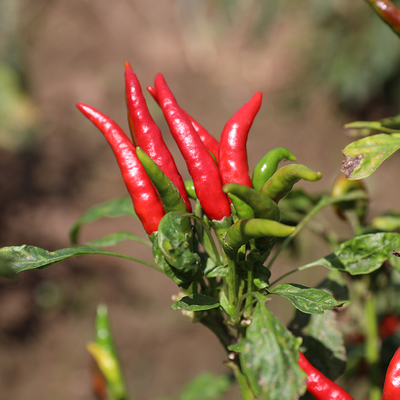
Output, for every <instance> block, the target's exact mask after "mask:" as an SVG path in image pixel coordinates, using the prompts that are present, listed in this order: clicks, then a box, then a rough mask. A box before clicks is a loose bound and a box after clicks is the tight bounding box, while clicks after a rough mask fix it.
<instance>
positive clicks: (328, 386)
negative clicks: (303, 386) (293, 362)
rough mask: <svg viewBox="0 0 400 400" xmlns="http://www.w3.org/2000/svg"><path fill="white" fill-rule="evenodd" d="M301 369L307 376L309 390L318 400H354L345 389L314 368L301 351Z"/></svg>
mask: <svg viewBox="0 0 400 400" xmlns="http://www.w3.org/2000/svg"><path fill="white" fill-rule="evenodd" d="M299 353H300V357H299V365H300V368H301V369H302V370H303V371H304V372H305V373H306V374H307V390H308V391H309V392H310V393H311V394H312V395H313V396H314V397H315V399H316V400H354V399H353V397H351V396H350V395H349V394H348V393H347V392H346V391H345V390H344V389H342V388H341V387H340V386H338V385H336V383H335V382H333V381H331V380H330V379H329V378H327V377H326V376H325V375H324V374H323V373H321V372H320V371H318V370H317V369H316V368H315V367H313V366H312V365H311V364H310V363H309V362H308V360H307V358H306V357H305V356H304V355H303V353H302V352H301V351H299Z"/></svg>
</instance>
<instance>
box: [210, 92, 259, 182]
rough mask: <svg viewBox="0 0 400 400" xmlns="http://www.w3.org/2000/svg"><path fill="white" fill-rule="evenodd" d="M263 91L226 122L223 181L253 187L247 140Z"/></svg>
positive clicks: (222, 143) (222, 147)
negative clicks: (248, 161)
mask: <svg viewBox="0 0 400 400" xmlns="http://www.w3.org/2000/svg"><path fill="white" fill-rule="evenodd" d="M261 101H262V93H261V92H257V93H256V94H255V95H254V96H253V97H252V98H251V100H250V101H248V102H247V103H246V104H245V105H243V106H242V107H241V108H240V109H239V110H238V111H237V112H236V113H235V114H234V115H233V116H232V117H231V118H230V120H229V121H228V122H227V123H226V125H225V127H224V129H223V131H222V134H221V139H220V144H219V155H218V165H219V171H220V174H221V179H222V183H223V184H224V185H226V184H228V183H239V184H241V185H244V186H247V187H252V183H251V179H250V176H249V165H248V163H247V152H246V141H247V135H248V134H249V131H250V128H251V125H252V124H253V121H254V118H255V117H256V115H257V113H258V110H259V109H260V107H261Z"/></svg>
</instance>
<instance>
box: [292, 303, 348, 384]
mask: <svg viewBox="0 0 400 400" xmlns="http://www.w3.org/2000/svg"><path fill="white" fill-rule="evenodd" d="M336 317H337V313H336V312H335V311H333V310H328V311H325V312H324V313H323V314H313V315H310V314H304V313H302V312H301V311H298V310H297V311H296V314H295V317H294V319H293V320H292V321H291V322H290V324H289V329H290V330H291V331H292V332H293V334H294V335H296V336H300V337H302V338H303V343H302V346H301V347H302V352H303V353H304V355H305V356H306V358H307V359H308V360H309V361H310V362H312V364H313V365H314V366H315V367H316V368H317V369H318V370H319V371H321V372H322V373H323V374H324V375H326V376H327V377H328V378H329V379H332V380H335V379H336V378H338V377H339V376H340V375H342V373H343V371H344V369H345V367H346V349H345V346H344V341H343V336H342V333H341V331H340V330H339V328H338V324H337V320H336Z"/></svg>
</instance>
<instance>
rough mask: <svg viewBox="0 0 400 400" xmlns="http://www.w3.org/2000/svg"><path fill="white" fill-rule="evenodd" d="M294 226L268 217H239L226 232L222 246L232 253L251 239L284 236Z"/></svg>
mask: <svg viewBox="0 0 400 400" xmlns="http://www.w3.org/2000/svg"><path fill="white" fill-rule="evenodd" d="M294 230H295V227H293V226H288V225H283V224H281V223H279V222H277V221H271V220H269V219H256V218H250V219H241V220H240V221H238V222H235V223H234V224H233V225H232V226H231V227H230V228H229V229H228V231H227V232H226V235H225V238H224V248H225V251H226V252H227V253H228V254H234V253H236V252H237V250H238V249H239V248H240V247H241V246H243V245H244V244H246V243H247V242H249V241H250V240H251V239H257V238H264V237H269V236H276V237H286V236H289V235H290V234H291V233H293V232H294Z"/></svg>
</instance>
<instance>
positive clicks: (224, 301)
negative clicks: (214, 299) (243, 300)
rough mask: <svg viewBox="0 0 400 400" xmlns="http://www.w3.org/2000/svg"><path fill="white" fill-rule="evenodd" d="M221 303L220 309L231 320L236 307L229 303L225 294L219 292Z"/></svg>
mask: <svg viewBox="0 0 400 400" xmlns="http://www.w3.org/2000/svg"><path fill="white" fill-rule="evenodd" d="M219 301H220V303H221V307H222V308H223V310H224V311H225V312H226V313H227V314H228V315H229V316H230V317H232V318H234V317H235V313H236V307H235V306H233V305H232V304H230V303H229V300H228V298H227V297H226V294H225V292H223V291H221V296H220V299H219Z"/></svg>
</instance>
